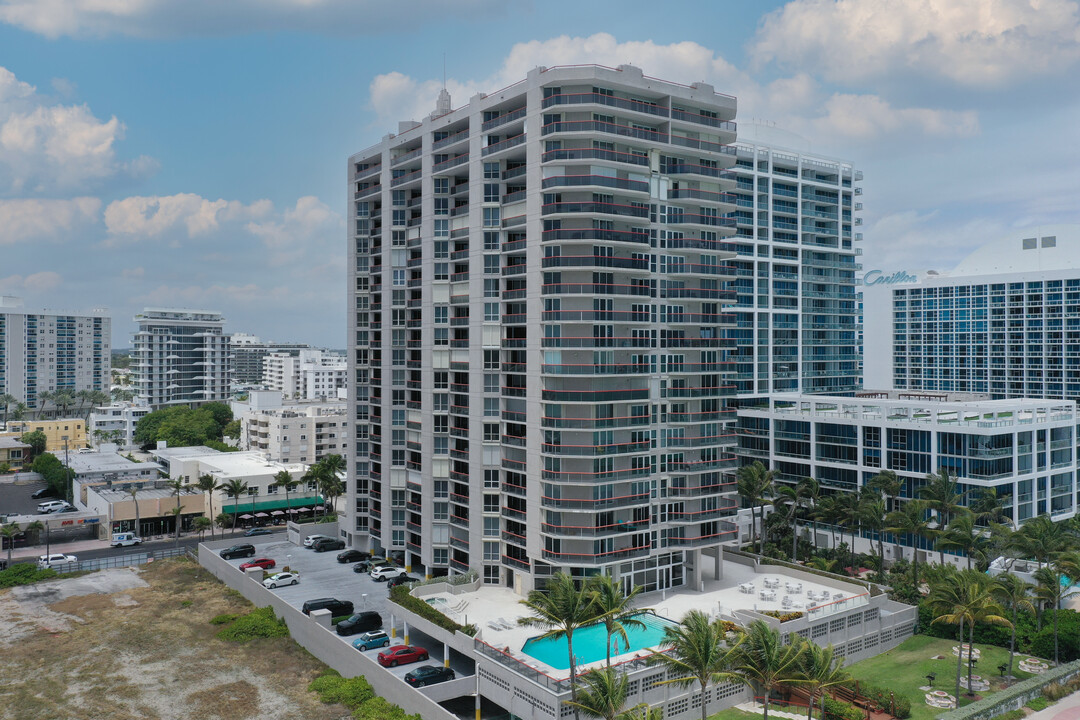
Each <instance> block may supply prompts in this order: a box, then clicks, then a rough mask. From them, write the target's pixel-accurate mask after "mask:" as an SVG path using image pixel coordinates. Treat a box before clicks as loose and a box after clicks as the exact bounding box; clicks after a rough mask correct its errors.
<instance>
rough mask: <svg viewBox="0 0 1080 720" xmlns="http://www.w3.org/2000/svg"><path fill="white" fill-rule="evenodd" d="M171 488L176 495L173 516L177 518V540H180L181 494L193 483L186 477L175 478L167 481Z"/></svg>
mask: <svg viewBox="0 0 1080 720" xmlns="http://www.w3.org/2000/svg"><path fill="white" fill-rule="evenodd" d="M165 484H166V485H167V486H168V487H169V488H170V489H171V490H172V494H173V496H175V497H176V507H175V508H173V510H171V511H170V512H172V516H173V517H174V518H176V541H177V542H180V514H181V513H182V512H183V511H182V510H181V509H180V495H181V493H183V492H184V491H185V490H187V489H188V488H190V487H191V484H190V483H188V482H187V479H186V478H175V479H173V480H169V481H168V482H166V483H165Z"/></svg>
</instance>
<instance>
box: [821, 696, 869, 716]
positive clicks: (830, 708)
mask: <svg viewBox="0 0 1080 720" xmlns="http://www.w3.org/2000/svg"><path fill="white" fill-rule="evenodd" d="M864 717H866V716H865V715H864V713H863V711H862V710H860V709H859V708H857V707H855V706H854V705H852V704H851V703H846V702H844V701H843V700H837V699H836V698H834V697H831V696H829V695H826V696H825V720H863V718H864Z"/></svg>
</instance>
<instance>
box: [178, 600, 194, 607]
mask: <svg viewBox="0 0 1080 720" xmlns="http://www.w3.org/2000/svg"><path fill="white" fill-rule="evenodd" d="M194 604H195V602H194V601H193V600H181V601H180V607H184V608H187V607H191V606H192V605H194Z"/></svg>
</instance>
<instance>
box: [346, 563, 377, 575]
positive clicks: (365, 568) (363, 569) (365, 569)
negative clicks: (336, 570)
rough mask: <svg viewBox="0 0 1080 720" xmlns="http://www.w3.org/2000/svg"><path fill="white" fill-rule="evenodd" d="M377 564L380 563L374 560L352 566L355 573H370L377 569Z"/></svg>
mask: <svg viewBox="0 0 1080 720" xmlns="http://www.w3.org/2000/svg"><path fill="white" fill-rule="evenodd" d="M377 564H378V563H376V562H375V561H374V560H361V561H360V562H358V563H356V564H355V565H353V566H352V571H353V572H354V573H369V572H371V568H373V567H375V566H376V565H377Z"/></svg>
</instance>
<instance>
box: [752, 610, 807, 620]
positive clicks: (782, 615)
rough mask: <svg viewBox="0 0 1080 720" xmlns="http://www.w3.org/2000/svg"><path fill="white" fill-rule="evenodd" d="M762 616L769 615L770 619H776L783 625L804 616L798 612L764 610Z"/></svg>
mask: <svg viewBox="0 0 1080 720" xmlns="http://www.w3.org/2000/svg"><path fill="white" fill-rule="evenodd" d="M761 614H762V615H768V616H769V617H774V618H776V619H777V620H779V621H780V622H782V623H786V622H790V621H791V620H798V619H799V618H801V617H802V616H803V614H802V613H801V612H799V611H797V610H795V611H792V612H783V611H781V610H764V611H762V613H761Z"/></svg>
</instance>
